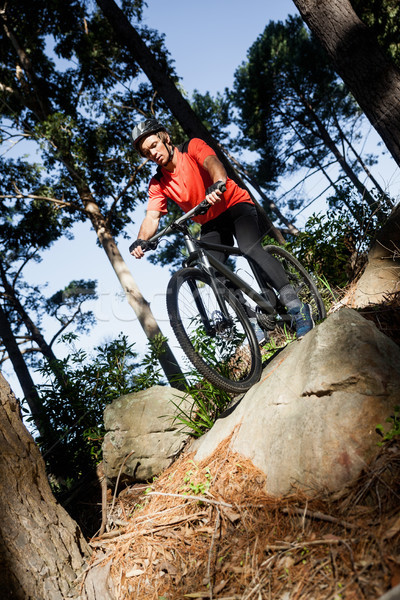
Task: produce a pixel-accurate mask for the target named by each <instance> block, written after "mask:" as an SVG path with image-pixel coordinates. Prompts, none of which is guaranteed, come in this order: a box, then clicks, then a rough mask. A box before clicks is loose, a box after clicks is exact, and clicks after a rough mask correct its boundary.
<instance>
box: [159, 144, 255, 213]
mask: <svg viewBox="0 0 400 600" xmlns="http://www.w3.org/2000/svg"><path fill="white" fill-rule="evenodd" d="M175 152H176V153H177V165H176V169H175V171H174V172H173V173H170V172H169V171H167V170H166V169H164V168H161V171H162V177H161V178H160V181H159V180H158V179H156V178H155V177H152V179H151V180H150V185H149V202H148V205H147V210H155V211H158V212H161V213H166V212H168V210H167V199H168V198H171V200H173V201H174V202H176V203H177V204H178V206H179V207H180V208H181V209H182V210H183V212H188V211H189V210H190V209H192V208H194V207H195V206H197V204H199V203H200V202H201V201H202V200H204V198H205V195H206V189H207V188H208V187H210V185H212V183H213V181H212V179H211V177H210V175H209V174H208V171H207V170H206V169H205V168H204V167H203V163H204V160H205V159H206V158H207V156H215V152H214V150H213V149H212V148H210V146H208V145H207V144H206V143H205V142H203V140H200V139H198V138H193V139H192V140H190V142H189V146H188V150H187V152H180V151H179V150H178V148H175ZM238 202H249V203H250V204H253V202H252V200H251V198H250V196H249V194H248V193H247V192H246V191H245V190H243V189H242V188H240V187H239V186H238V185H237V184H236V183H235V182H234V181H232V179H229V177H228V179H227V182H226V192H224V193H223V195H222V200H221V201H220V202H218V203H217V204H215V205H214V206H212V207H211V208H210V209H209V210H208V211H207V213H206V214H205V215H200V216H198V217H195V218H194V219H193V220H194V221H197V222H198V223H207V221H211V219H215V218H216V217H218V216H219V215H220V214H221V213H223V212H224V211H225V210H226V209H227V208H230V207H231V206H233V205H234V204H237V203H238Z"/></svg>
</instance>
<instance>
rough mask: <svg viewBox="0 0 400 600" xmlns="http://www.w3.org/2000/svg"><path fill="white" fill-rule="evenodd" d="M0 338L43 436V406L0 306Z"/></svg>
mask: <svg viewBox="0 0 400 600" xmlns="http://www.w3.org/2000/svg"><path fill="white" fill-rule="evenodd" d="M0 337H1V339H2V341H3V344H4V347H5V349H6V352H7V353H8V356H9V358H10V360H11V363H12V366H13V369H14V371H15V374H16V376H17V378H18V381H19V383H20V386H21V388H22V392H23V394H24V396H25V399H26V401H27V403H28V406H29V408H30V411H31V415H32V418H33V421H34V423H35V426H36V428H37V430H38V431H39V433H40V435H44V434H45V431H46V428H45V427H44V424H43V406H42V402H41V400H40V397H39V394H38V393H37V391H36V387H35V384H34V383H33V379H32V377H31V374H30V373H29V369H28V367H27V366H26V363H25V361H24V359H23V356H22V354H21V351H20V349H19V346H18V344H17V342H16V340H15V337H14V334H13V332H12V330H11V327H10V323H9V321H8V317H7V315H6V313H5V312H4V310H3V307H2V306H1V304H0Z"/></svg>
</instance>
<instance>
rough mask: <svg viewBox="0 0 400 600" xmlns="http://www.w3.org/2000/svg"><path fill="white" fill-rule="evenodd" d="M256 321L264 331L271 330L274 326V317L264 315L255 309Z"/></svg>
mask: <svg viewBox="0 0 400 600" xmlns="http://www.w3.org/2000/svg"><path fill="white" fill-rule="evenodd" d="M256 317H257V323H258V324H259V325H260V327H262V329H265V330H266V331H273V330H274V329H275V327H276V319H275V317H274V316H272V315H266V314H264V313H262V312H259V311H256Z"/></svg>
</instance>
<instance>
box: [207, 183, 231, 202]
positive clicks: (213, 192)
mask: <svg viewBox="0 0 400 600" xmlns="http://www.w3.org/2000/svg"><path fill="white" fill-rule="evenodd" d="M225 190H226V185H225V181H221V180H220V181H216V182H215V183H213V184H212V185H210V187H209V188H207V189H206V200H207V202H208V203H209V204H211V205H213V204H217V202H220V201H221V196H222V194H223V192H224V191H225Z"/></svg>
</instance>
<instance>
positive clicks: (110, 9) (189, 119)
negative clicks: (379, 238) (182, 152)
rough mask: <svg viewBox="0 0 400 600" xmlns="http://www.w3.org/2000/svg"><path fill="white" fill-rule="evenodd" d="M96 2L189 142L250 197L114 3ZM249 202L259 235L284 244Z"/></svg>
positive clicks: (169, 79)
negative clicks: (199, 144)
mask: <svg viewBox="0 0 400 600" xmlns="http://www.w3.org/2000/svg"><path fill="white" fill-rule="evenodd" d="M96 2H97V4H98V5H99V7H100V8H101V10H102V12H103V14H104V16H105V17H106V19H107V20H108V22H109V23H110V25H111V27H112V28H113V29H114V32H115V36H116V39H117V40H118V41H119V42H120V43H121V44H123V45H124V46H125V47H126V48H127V49H128V50H129V51H130V52H131V55H132V58H133V60H134V61H135V62H137V64H138V65H139V66H140V67H141V69H143V71H144V73H145V74H146V76H147V77H148V79H149V81H150V82H151V83H152V85H153V87H154V89H155V90H157V93H158V94H159V95H160V96H161V97H162V98H163V100H164V102H165V103H166V105H167V106H168V108H169V109H170V111H171V113H172V114H173V115H174V117H175V118H176V119H177V121H178V122H179V124H180V125H181V127H182V129H183V130H184V132H185V133H186V135H187V136H188V137H189V138H192V137H198V138H201V139H202V140H204V141H205V142H206V143H207V144H208V145H209V146H210V147H211V148H212V149H213V150H214V152H215V153H216V155H217V156H218V158H219V159H220V161H221V162H222V163H223V165H224V167H225V169H226V172H227V173H228V175H229V177H230V178H231V179H233V180H234V181H236V183H237V184H238V185H239V186H240V187H242V188H244V189H246V190H247V191H248V192H249V194H250V196H251V193H250V191H249V189H248V188H247V186H246V184H245V183H244V181H243V180H242V179H241V177H240V176H239V175H238V173H237V171H236V170H235V169H234V168H233V166H232V165H231V163H230V162H229V160H228V158H227V157H226V156H225V154H224V153H223V152H222V150H221V148H220V146H219V145H218V143H217V142H216V140H215V139H214V138H213V136H212V135H211V134H210V132H209V131H208V129H207V127H205V125H204V124H203V123H202V121H201V120H200V119H199V118H198V117H197V115H196V113H195V112H194V111H193V109H192V108H191V106H190V104H189V102H187V101H186V100H185V98H184V97H183V96H182V94H181V93H180V91H179V90H178V88H177V87H176V85H175V83H174V82H173V80H172V79H171V77H169V76H168V75H167V74H166V73H165V71H164V69H162V68H161V67H160V65H159V64H158V62H157V60H156V59H155V58H154V56H153V54H152V53H151V51H150V50H149V49H148V48H147V46H146V44H145V42H144V41H143V40H142V38H141V37H140V35H139V33H138V32H137V31H136V29H135V28H134V27H133V25H131V23H130V22H129V20H128V19H127V18H126V16H125V14H124V13H123V12H122V10H121V9H120V8H119V6H118V5H117V4H116V2H114V0H96ZM252 199H253V201H254V202H255V204H256V207H257V210H258V213H259V218H260V222H261V225H262V229H263V233H264V234H268V235H270V236H271V237H273V238H274V239H276V240H277V241H278V242H279V243H281V244H284V243H285V239H284V237H283V236H282V233H281V232H280V231H279V229H277V228H276V227H275V226H274V225H273V223H272V221H271V220H270V219H269V217H268V216H267V214H266V212H265V210H264V209H263V208H262V206H261V205H260V204H259V203H258V202H257V201H256V200H255V199H254V198H252Z"/></svg>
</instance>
